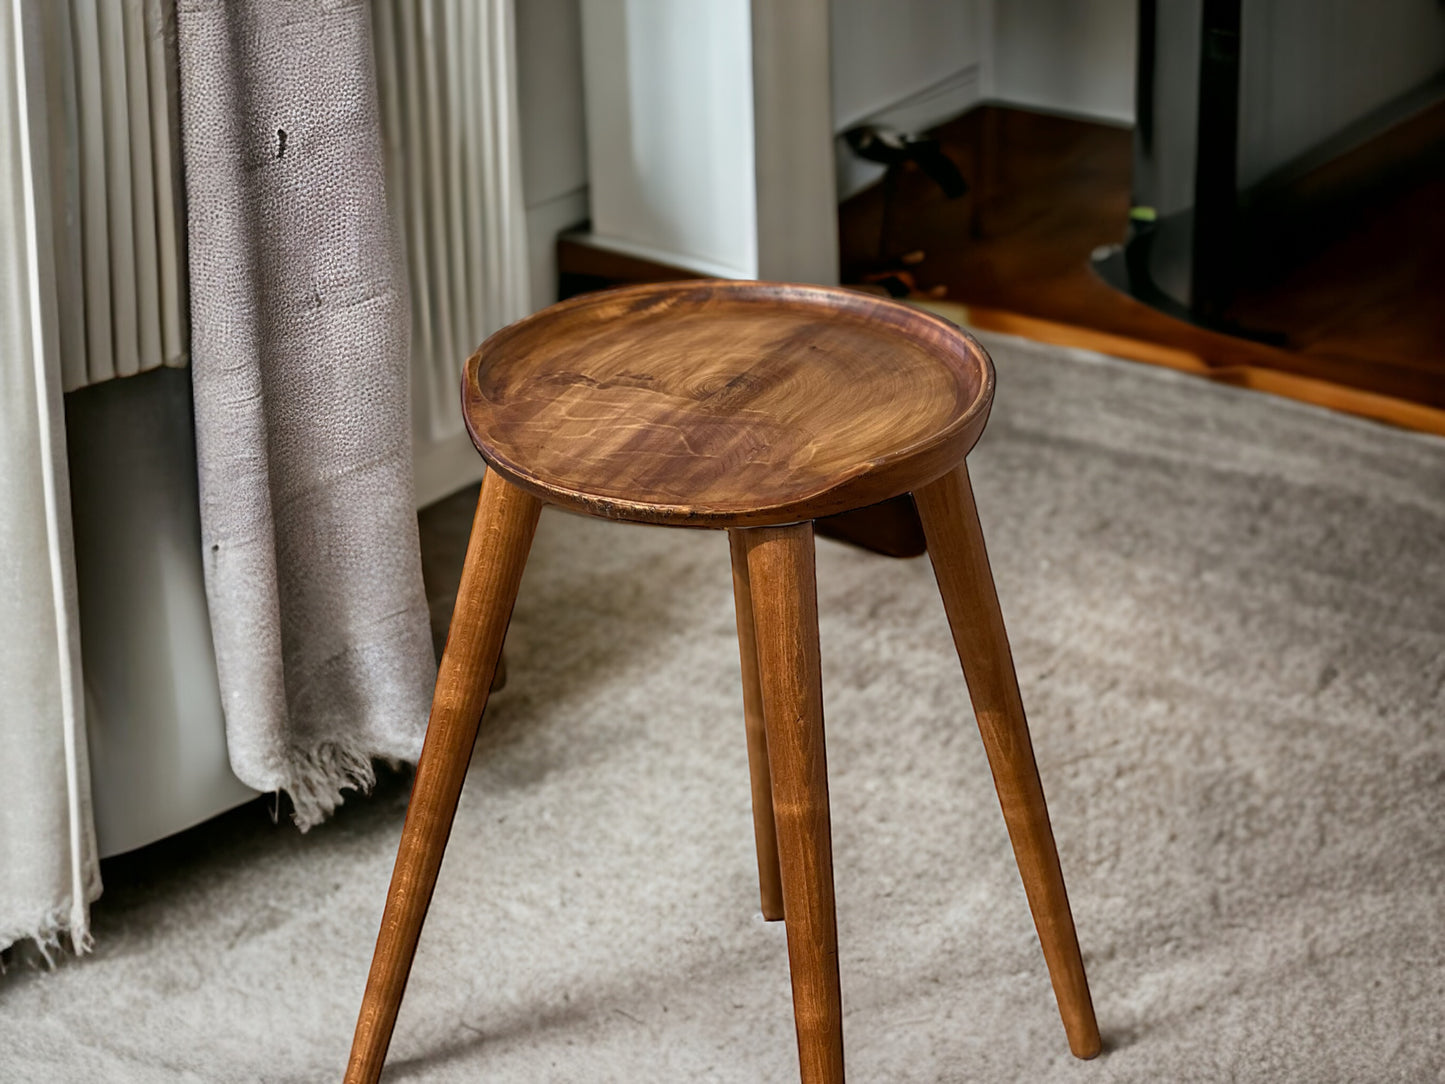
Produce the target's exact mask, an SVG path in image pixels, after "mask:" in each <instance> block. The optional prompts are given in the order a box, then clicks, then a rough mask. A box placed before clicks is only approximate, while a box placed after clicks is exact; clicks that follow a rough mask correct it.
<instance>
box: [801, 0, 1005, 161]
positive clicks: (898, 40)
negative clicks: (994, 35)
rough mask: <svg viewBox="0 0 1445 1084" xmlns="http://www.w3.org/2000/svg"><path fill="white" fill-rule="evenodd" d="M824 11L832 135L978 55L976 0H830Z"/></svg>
mask: <svg viewBox="0 0 1445 1084" xmlns="http://www.w3.org/2000/svg"><path fill="white" fill-rule="evenodd" d="M829 8H830V14H831V16H832V18H831V26H830V38H831V42H832V49H833V64H832V80H833V126H834V129H835V130H836V131H840V132H841V131H843V130H844V129H846V128H851V127H852V126H853V125H855V124H858V123H859V122H861V121H864V120H869V119H872V118H873V117H875V116H876V115H877V114H879V113H880V112H884V111H887V110H889V109H892V108H895V107H896V106H897V105H898V104H899V103H900V102H905V101H908V100H909V99H912V98H916V97H918V96H920V95H925V94H927V93H928V92H930V91H932V90H933V89H934V88H936V87H937V86H938V85H939V84H941V83H949V82H952V81H955V80H957V79H958V77H959V75H960V74H961V73H965V72H969V71H976V69H977V68H978V66H979V63H980V61H982V59H983V56H984V53H985V51H986V50H985V42H984V40H983V36H984V33H985V32H986V29H987V27H986V11H985V8H986V5H985V4H984V3H983V2H982V0H893V2H892V3H887V4H880V3H878V2H877V0H831V3H830V4H829Z"/></svg>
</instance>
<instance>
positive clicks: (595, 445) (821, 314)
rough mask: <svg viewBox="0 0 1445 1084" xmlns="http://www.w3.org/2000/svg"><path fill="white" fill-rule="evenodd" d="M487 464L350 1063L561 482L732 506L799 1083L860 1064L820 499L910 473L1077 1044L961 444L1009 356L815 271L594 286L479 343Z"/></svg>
mask: <svg viewBox="0 0 1445 1084" xmlns="http://www.w3.org/2000/svg"><path fill="white" fill-rule="evenodd" d="M462 397H463V409H464V413H465V416H466V422H467V428H468V430H469V431H470V433H471V436H472V440H473V442H474V443H475V444H476V446H477V449H478V451H479V452H480V453H481V455H482V457H483V458H484V459H485V460H486V461H487V464H488V465H489V467H490V468H491V469H490V470H489V471H488V472H487V476H486V480H485V481H484V482H483V483H482V492H481V500H480V501H479V502H478V505H477V512H476V519H475V521H474V522H473V525H472V535H471V541H470V543H469V545H468V548H467V557H466V565H465V569H464V571H463V573H462V581H461V586H460V588H459V589H458V592H457V602H456V610H455V612H454V613H453V616H452V624H451V631H450V633H449V635H448V638H447V645H446V650H445V652H444V653H443V656H442V661H441V668H440V672H439V674H438V676H437V684H436V696H435V699H434V700H433V703H432V710H431V720H430V722H429V724H428V727H427V734H426V743H425V745H424V747H423V749H422V754H421V760H420V762H419V763H418V765H417V771H416V781H415V783H414V784H413V788H412V794H411V804H410V806H409V807H408V809H407V814H406V824H405V827H404V828H403V830H402V838H401V845H400V848H399V849H398V851H397V856H396V868H395V872H394V873H393V874H392V880H391V888H390V891H389V892H388V894H387V900H386V910H385V913H384V915H383V916H382V920H381V933H380V935H379V936H378V938H377V943H376V954H375V956H374V958H373V960H372V964H371V973H370V976H369V978H368V979H367V984H366V994H365V997H364V999H363V1001H362V1006H361V1016H360V1019H359V1020H358V1022H357V1026H356V1036H355V1040H354V1042H353V1045H352V1050H351V1061H350V1065H349V1067H348V1069H347V1073H346V1080H347V1081H348V1084H362V1082H363V1081H365V1082H371V1081H375V1080H377V1079H378V1077H379V1076H380V1074H381V1068H382V1062H383V1060H384V1059H385V1057H386V1049H387V1045H388V1043H389V1042H390V1039H391V1033H392V1029H393V1027H394V1026H395V1023H396V1016H397V1011H398V1009H399V1007H400V1005H401V998H402V993H403V990H404V988H405V986H406V980H407V975H408V973H409V971H410V969H411V963H412V957H413V955H414V954H415V952H416V946H417V939H418V937H419V935H420V933H421V927H422V922H423V920H424V919H425V917H426V910H427V905H428V904H429V903H430V901H431V895H432V890H433V888H434V887H435V885H436V878H437V870H438V868H439V867H440V865H441V861H442V852H443V850H444V849H445V847H446V842H447V836H448V833H449V832H450V830H451V824H452V818H453V816H454V815H455V812H456V807H457V800H458V797H459V795H460V794H461V788H462V781H463V779H464V777H465V776H466V772H467V765H468V761H469V760H470V757H471V752H472V746H473V743H474V741H475V739H476V735H477V728H478V726H479V724H480V721H481V716H482V711H483V709H484V708H485V707H486V703H487V695H488V691H489V690H490V688H491V684H492V676H493V672H494V670H495V668H496V665H497V659H498V657H499V655H500V653H501V649H502V640H503V638H504V637H505V635H506V631H507V624H508V622H509V620H510V619H511V614H512V606H513V603H514V602H515V600H516V597H517V588H518V585H519V583H520V581H521V578H522V570H523V567H524V566H525V564H526V561H527V554H528V551H529V549H530V547H531V543H532V536H533V532H534V531H535V530H536V526H537V518H538V515H539V514H540V512H541V510H542V506H543V504H549V503H550V504H556V505H560V506H562V507H564V508H568V509H571V510H572V511H575V512H582V513H585V514H588V515H593V516H601V517H604V518H606V519H616V520H628V521H633V522H640V523H654V524H664V525H669V526H675V527H706V528H719V529H725V530H727V531H728V534H729V540H730V543H731V549H732V570H733V588H734V598H735V602H736V607H737V624H738V643H739V646H740V649H741V655H742V676H743V703H744V714H745V717H746V718H745V721H746V731H747V743H748V759H749V764H750V770H751V774H752V798H753V821H754V827H755V833H756V838H757V855H758V872H759V877H760V880H761V888H762V908H763V914H764V916H765V917H766V918H768V919H783V920H784V921H785V922H786V925H787V941H788V960H789V964H790V967H791V971H792V982H793V1011H794V1017H795V1021H796V1025H797V1034H798V1058H799V1063H800V1068H801V1077H802V1081H803V1084H841V1082H842V1081H843V1023H842V1022H843V1009H842V998H841V994H840V988H839V981H838V933H837V924H836V920H835V915H834V902H833V864H832V863H833V860H832V842H831V833H830V828H829V819H828V776H827V767H826V761H825V755H824V746H823V694H822V679H821V676H820V667H819V655H818V611H817V588H816V583H815V579H814V556H813V522H812V521H813V520H815V519H818V518H820V517H824V516H829V515H834V514H837V513H840V512H846V511H849V510H853V509H857V508H862V507H865V506H867V505H871V504H875V503H877V502H879V501H882V500H886V499H888V498H891V497H896V496H899V495H900V494H905V493H912V494H913V496H914V499H915V500H916V502H917V505H918V511H919V514H920V517H921V519H922V523H923V529H924V534H925V536H926V538H927V543H928V553H929V556H930V557H931V559H932V561H933V567H934V571H935V574H936V576H937V579H938V587H939V592H940V593H941V594H942V596H943V605H944V609H945V611H946V612H947V615H948V622H949V625H950V627H951V628H952V630H953V639H954V644H955V646H956V647H957V649H958V655H959V658H960V660H961V661H962V663H963V669H964V674H965V676H966V678H967V682H968V689H969V694H970V696H971V698H972V701H973V708H974V714H975V715H976V716H977V719H978V726H979V732H980V734H981V735H982V737H983V744H984V748H985V750H986V751H987V754H988V761H989V766H990V768H991V770H992V772H993V779H994V785H995V787H996V788H997V790H998V796H999V801H1000V803H1001V804H1002V806H1003V814H1004V820H1005V822H1006V823H1007V826H1008V832H1009V838H1010V839H1011V841H1012V843H1013V849H1014V855H1015V857H1016V859H1017V861H1018V867H1019V872H1020V874H1021V875H1022V877H1023V882H1024V888H1025V890H1026V892H1027V895H1028V901H1029V908H1030V910H1031V911H1032V912H1033V918H1034V923H1035V925H1036V927H1037V929H1038V935H1039V941H1040V942H1041V943H1042V946H1043V952H1044V959H1045V961H1046V962H1047V964H1048V969H1049V975H1050V978H1051V979H1052V980H1053V987H1054V995H1055V997H1056V998H1057V1001H1058V1005H1059V1012H1060V1015H1061V1016H1062V1017H1063V1022H1064V1029H1065V1031H1066V1033H1067V1035H1068V1040H1069V1047H1070V1049H1071V1050H1072V1051H1073V1052H1074V1054H1076V1055H1077V1056H1079V1057H1081V1058H1089V1057H1093V1056H1094V1055H1095V1054H1097V1053H1098V1052H1099V1031H1098V1026H1097V1024H1096V1023H1095V1020H1094V1009H1093V1005H1092V1003H1091V1001H1090V998H1089V987H1088V981H1087V979H1086V978H1085V975H1084V965H1083V961H1082V959H1081V958H1080V955H1079V943H1078V938H1077V936H1076V934H1075V932H1074V920H1073V916H1072V915H1071V913H1070V911H1069V901H1068V896H1067V895H1066V893H1065V889H1064V878H1063V874H1062V872H1061V871H1060V868H1059V858H1058V853H1057V851H1056V850H1055V847H1054V837H1053V831H1052V829H1051V828H1050V826H1049V816H1048V810H1047V809H1046V808H1045V805H1044V793H1043V788H1042V786H1041V785H1040V783H1039V775H1038V769H1037V767H1036V765H1035V763H1034V754H1033V748H1032V745H1031V743H1030V740H1029V732H1028V723H1027V722H1026V720H1025V718H1024V710H1023V703H1022V701H1021V699H1020V697H1019V689H1018V681H1017V679H1016V677H1015V674H1014V667H1013V659H1012V657H1011V655H1010V652H1009V645H1008V638H1007V636H1006V634H1005V632H1004V624H1003V617H1002V615H1001V614H1000V612H999V605H998V597H997V595H996V594H995V591H994V584H993V576H992V574H991V573H990V571H989V565H988V557H987V555H986V553H985V551H984V542H983V534H982V531H981V530H980V527H979V521H978V513H977V510H976V508H975V506H974V500H973V492H972V489H971V488H970V486H969V479H968V471H967V469H966V467H965V464H964V457H965V456H966V455H967V454H968V452H969V450H970V449H971V448H972V447H973V445H974V442H975V441H977V439H978V436H979V434H980V433H981V432H982V430H983V426H984V422H985V421H986V420H987V417H988V411H989V407H990V405H991V403H992V401H993V364H992V362H990V360H989V358H988V355H987V354H985V353H984V351H983V348H982V347H980V346H979V344H978V343H977V342H975V341H974V340H973V339H972V338H970V337H969V336H968V335H966V334H964V333H963V332H962V331H960V330H959V329H958V328H956V327H955V326H954V325H952V324H950V323H948V322H947V321H945V320H942V319H940V318H938V317H936V316H932V315H929V314H928V313H925V312H922V311H920V310H918V309H913V308H909V307H907V306H905V305H901V304H897V303H895V302H892V301H886V300H882V299H880V298H875V297H872V296H869V295H864V294H857V293H852V292H849V291H846V290H839V289H830V288H824V287H815V286H785V285H775V284H767V283H750V282H732V281H696V280H694V281H685V282H672V283H663V284H655V285H645V286H634V287H628V288H624V289H620V290H613V291H608V292H606V293H601V294H589V295H585V296H583V297H579V298H574V299H572V300H570V301H566V302H563V303H561V304H558V305H554V306H552V307H551V308H548V309H545V310H543V311H541V312H539V313H536V314H535V315H533V316H530V317H528V318H527V319H525V320H522V321H520V322H518V323H516V324H513V325H512V326H510V327H508V328H505V329H503V330H501V331H499V332H497V333H496V334H495V335H493V336H492V337H491V338H489V339H488V340H487V341H486V342H485V343H483V344H482V346H481V348H480V349H479V350H478V351H477V352H476V353H475V354H474V355H473V356H472V357H471V358H470V360H468V362H467V365H466V371H465V374H464V377H463V383H462Z"/></svg>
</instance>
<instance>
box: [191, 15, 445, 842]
mask: <svg viewBox="0 0 1445 1084" xmlns="http://www.w3.org/2000/svg"><path fill="white" fill-rule="evenodd" d="M177 30H178V37H179V47H180V48H179V51H180V69H181V72H180V74H181V119H182V129H183V145H184V151H185V177H186V196H187V202H188V210H187V217H188V220H189V234H190V286H191V322H192V327H191V343H192V358H193V361H192V364H193V367H194V381H195V409H196V437H197V451H198V459H199V471H200V495H201V524H202V534H203V538H204V545H205V562H206V592H207V597H208V599H209V602H210V607H211V627H212V630H213V632H214V636H215V648H216V660H217V664H218V668H219V671H220V678H221V687H222V695H223V702H224V705H225V711H226V737H227V743H228V746H229V749H230V757H231V764H232V766H233V768H234V770H235V772H236V774H237V775H238V776H239V777H240V778H241V779H242V780H243V781H244V782H246V783H248V784H250V785H251V786H253V787H257V788H259V789H262V790H280V791H285V792H286V793H287V794H288V795H290V797H291V799H292V801H293V803H294V806H295V818H296V821H297V823H298V824H299V825H300V826H301V827H302V828H306V827H309V826H311V825H313V824H315V823H317V822H318V821H320V820H321V819H323V818H324V817H325V816H326V815H327V814H328V813H330V812H331V811H332V810H333V809H334V808H335V807H336V805H337V804H338V803H339V802H340V801H341V790H342V788H345V787H366V786H367V785H369V784H370V782H371V780H372V759H373V758H374V757H384V758H388V759H401V760H414V759H415V758H416V756H417V754H418V753H419V752H420V749H421V739H422V734H423V730H424V727H425V723H426V713H427V707H428V703H429V700H430V694H431V686H432V682H433V678H434V676H435V665H434V661H433V656H432V646H431V640H430V637H429V633H428V623H427V609H426V603H425V599H424V595H423V591H422V580H421V566H420V558H419V554H418V549H417V533H416V530H417V528H416V514H415V507H414V504H413V495H412V491H413V483H412V464H411V444H410V439H411V438H410V418H409V410H410V408H409V399H408V357H407V350H408V329H409V322H408V311H407V298H406V293H405V291H406V276H405V265H404V263H403V262H402V259H401V254H400V250H399V247H398V246H397V244H396V242H395V238H394V236H393V232H392V223H391V219H390V218H389V216H388V213H387V207H386V194H385V179H384V168H383V154H382V144H381V134H380V125H379V118H378V107H377V91H376V80H375V75H374V61H373V54H372V44H371V27H370V22H369V12H368V8H367V6H366V4H365V3H364V2H363V0H351V2H336V0H333V2H330V3H321V2H319V0H180V3H179V4H178V10H177Z"/></svg>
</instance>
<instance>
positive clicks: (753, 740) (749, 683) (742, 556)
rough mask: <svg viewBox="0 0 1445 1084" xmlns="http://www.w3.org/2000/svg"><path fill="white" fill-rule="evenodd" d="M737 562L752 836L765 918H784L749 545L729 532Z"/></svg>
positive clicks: (735, 599) (735, 579) (735, 573)
mask: <svg viewBox="0 0 1445 1084" xmlns="http://www.w3.org/2000/svg"><path fill="white" fill-rule="evenodd" d="M728 544H729V546H730V547H731V548H732V559H733V606H734V608H735V609H736V610H737V619H738V654H739V656H740V658H741V662H742V671H743V720H744V722H745V723H746V724H747V735H748V770H749V772H750V774H751V775H752V783H753V836H754V838H755V839H756V841H757V851H758V887H759V889H760V891H761V895H762V904H763V918H765V919H767V920H768V921H769V922H776V921H777V920H778V919H780V918H782V917H783V880H782V877H783V875H782V871H781V870H780V869H779V868H778V829H777V825H776V824H775V823H774V821H773V781H772V775H771V774H770V773H769V771H768V732H767V728H766V726H765V725H764V723H763V689H762V685H761V684H760V682H759V676H758V643H757V637H756V635H755V634H754V632H753V600H752V596H751V592H752V588H751V586H750V583H751V580H750V577H749V576H748V552H747V544H746V542H745V541H744V540H743V537H742V535H741V534H740V533H739V532H738V531H729V532H728Z"/></svg>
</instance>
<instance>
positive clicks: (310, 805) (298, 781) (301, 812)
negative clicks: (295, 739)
mask: <svg viewBox="0 0 1445 1084" xmlns="http://www.w3.org/2000/svg"><path fill="white" fill-rule="evenodd" d="M375 785H376V767H375V764H374V762H373V757H372V755H371V754H370V753H363V752H359V751H358V750H356V749H352V748H348V747H346V746H343V745H340V744H338V743H336V742H324V743H322V744H321V745H319V746H316V747H314V748H311V749H293V750H292V751H291V758H290V778H289V779H288V780H287V782H286V783H285V784H283V785H282V787H281V790H282V791H284V792H285V794H286V796H287V797H288V798H290V799H291V805H292V813H291V819H292V820H294V821H295V822H296V827H298V828H300V829H301V831H303V832H305V831H309V830H310V829H312V828H314V827H315V826H316V825H318V824H320V823H321V822H322V821H324V820H326V818H328V817H329V816H331V814H332V813H334V812H336V807H337V806H339V805H341V803H342V802H343V801H345V800H346V799H345V796H344V795H343V794H342V793H341V792H342V791H343V790H354V791H359V792H360V793H362V794H369V793H370V792H371V788H372V787H373V786H375Z"/></svg>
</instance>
